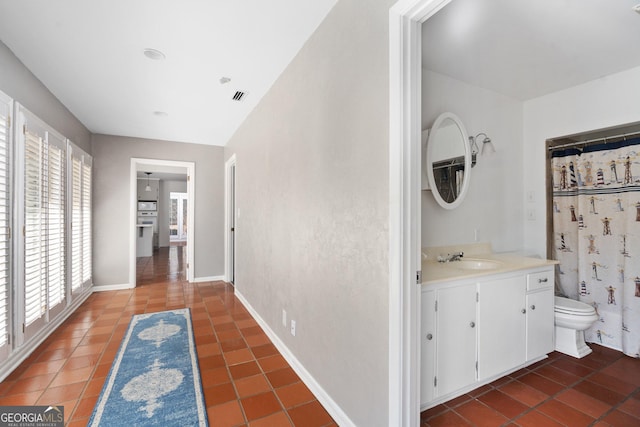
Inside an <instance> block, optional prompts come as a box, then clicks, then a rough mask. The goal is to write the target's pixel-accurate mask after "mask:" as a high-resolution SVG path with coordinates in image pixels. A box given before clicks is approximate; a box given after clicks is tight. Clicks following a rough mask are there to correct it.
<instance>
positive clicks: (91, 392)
mask: <svg viewBox="0 0 640 427" xmlns="http://www.w3.org/2000/svg"><path fill="white" fill-rule="evenodd" d="M105 379H106V378H95V379H92V380H91V381H89V382H88V383H87V386H86V387H85V389H84V393H82V397H92V396H99V395H100V392H102V387H104V382H105Z"/></svg>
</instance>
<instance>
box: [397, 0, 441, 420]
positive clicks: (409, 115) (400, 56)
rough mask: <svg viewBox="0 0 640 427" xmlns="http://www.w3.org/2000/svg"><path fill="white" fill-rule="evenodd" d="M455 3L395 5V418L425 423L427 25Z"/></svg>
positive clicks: (405, 0)
mask: <svg viewBox="0 0 640 427" xmlns="http://www.w3.org/2000/svg"><path fill="white" fill-rule="evenodd" d="M450 1H452V0H399V1H398V2H396V3H395V4H394V5H393V6H392V7H391V9H389V114H390V116H389V422H388V425H393V426H418V425H419V423H420V286H421V285H420V283H419V282H420V275H421V272H420V269H421V245H422V242H421V194H420V193H421V191H420V180H421V147H420V145H421V144H420V133H421V123H422V109H421V103H422V96H421V86H422V85H421V79H422V47H421V41H422V24H423V23H424V22H425V21H426V20H427V19H429V18H430V17H431V16H433V15H434V14H435V13H436V12H438V11H439V10H440V9H442V8H443V7H444V6H446V5H447V4H448V3H449V2H450Z"/></svg>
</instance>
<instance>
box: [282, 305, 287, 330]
mask: <svg viewBox="0 0 640 427" xmlns="http://www.w3.org/2000/svg"><path fill="white" fill-rule="evenodd" d="M282 326H284V327H285V328H286V327H287V311H286V310H285V309H284V308H283V309H282Z"/></svg>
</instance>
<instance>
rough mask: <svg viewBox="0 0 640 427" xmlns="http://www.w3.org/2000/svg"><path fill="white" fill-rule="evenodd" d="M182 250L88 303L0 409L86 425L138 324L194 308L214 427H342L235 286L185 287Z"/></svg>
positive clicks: (41, 351) (19, 375) (148, 263)
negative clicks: (133, 283)
mask: <svg viewBox="0 0 640 427" xmlns="http://www.w3.org/2000/svg"><path fill="white" fill-rule="evenodd" d="M185 249H186V247H184V246H171V247H169V248H163V249H161V250H160V251H159V252H158V253H157V254H155V256H153V257H149V258H139V259H138V263H137V269H138V274H137V280H138V286H137V287H136V288H135V289H133V290H125V291H110V292H97V293H94V294H93V295H91V296H90V297H89V299H88V300H87V301H86V302H85V303H84V304H83V305H82V306H81V307H80V308H79V309H78V310H77V311H76V312H75V313H74V314H72V315H71V317H70V318H69V319H67V321H65V322H64V324H63V325H62V326H61V327H60V328H59V329H58V330H57V331H55V332H54V333H53V334H52V335H51V336H50V337H49V338H48V339H47V340H46V341H45V342H44V343H43V344H42V345H41V346H40V347H39V348H38V349H37V350H36V351H35V352H34V353H33V354H32V355H31V356H30V357H29V358H28V359H27V360H26V361H25V362H24V363H22V364H21V365H20V366H19V367H18V368H17V369H16V370H15V371H14V372H13V373H12V374H11V375H10V376H9V377H7V379H5V380H4V381H3V382H2V383H0V405H34V404H39V405H49V404H56V405H64V407H65V419H66V421H67V424H68V425H69V426H84V425H86V424H87V421H88V420H89V417H90V415H91V413H92V411H93V407H94V406H95V403H96V401H97V399H98V396H99V394H100V391H101V389H102V386H103V383H104V381H105V379H106V376H107V375H108V373H109V368H110V367H111V363H112V361H113V359H114V357H115V355H116V353H117V351H118V347H119V345H120V341H121V340H122V337H123V336H124V333H125V331H126V329H127V326H128V324H129V320H130V319H131V316H132V315H133V314H137V313H148V312H155V311H162V310H167V309H175V308H182V307H189V308H191V315H192V319H193V326H194V335H195V338H196V346H197V351H198V359H199V364H200V371H201V376H202V383H203V389H204V395H205V402H206V405H207V412H208V415H209V424H210V426H212V427H231V426H249V427H279V426H303V427H314V426H318V427H321V426H336V424H335V422H333V420H332V418H331V417H330V416H329V414H328V413H327V412H326V411H325V410H324V408H323V407H322V406H321V405H320V404H319V403H318V401H317V400H316V399H315V397H314V396H313V394H312V393H311V392H310V391H309V389H308V388H307V387H306V386H305V385H304V384H303V383H302V382H301V381H300V379H299V378H298V376H297V375H296V373H295V372H294V371H293V370H292V369H291V367H290V366H289V365H288V364H287V362H286V361H285V360H284V358H283V357H282V356H281V355H280V353H279V352H278V350H276V348H275V347H274V346H273V344H272V343H271V342H270V341H269V338H268V337H267V336H266V335H265V334H264V332H263V331H262V329H261V328H260V327H259V326H258V324H257V323H256V322H255V320H254V319H253V318H252V317H251V315H250V314H249V313H248V312H247V310H246V309H245V308H244V307H243V306H242V304H241V303H240V302H239V301H238V300H237V299H236V298H235V296H234V295H233V288H232V286H231V285H229V284H227V283H224V282H205V283H193V284H190V283H187V282H186V280H185V276H184V268H183V266H184V265H185V263H186V250H185Z"/></svg>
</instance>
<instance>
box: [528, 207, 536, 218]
mask: <svg viewBox="0 0 640 427" xmlns="http://www.w3.org/2000/svg"><path fill="white" fill-rule="evenodd" d="M527 219H528V220H529V221H535V220H536V210H535V209H533V208H531V209H528V210H527Z"/></svg>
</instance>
